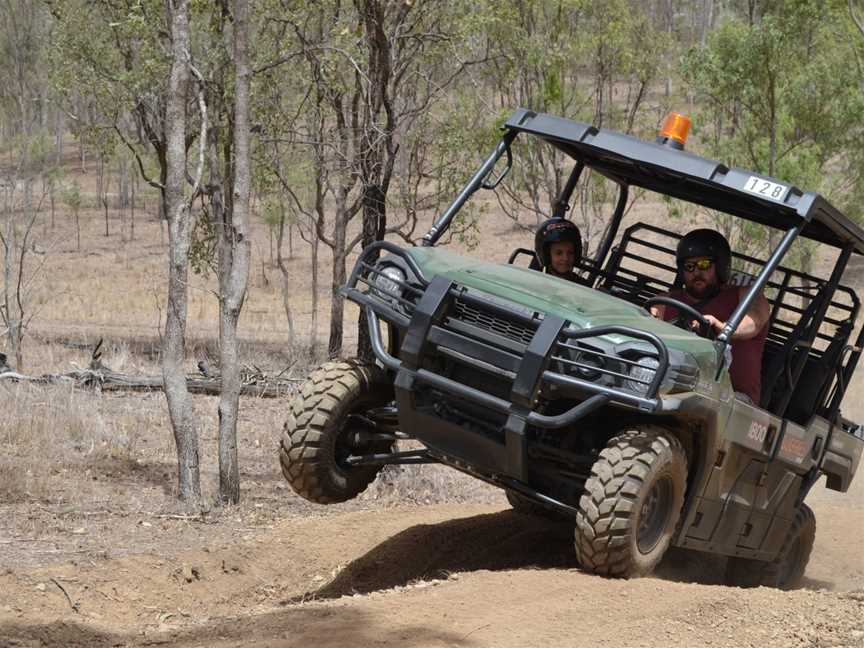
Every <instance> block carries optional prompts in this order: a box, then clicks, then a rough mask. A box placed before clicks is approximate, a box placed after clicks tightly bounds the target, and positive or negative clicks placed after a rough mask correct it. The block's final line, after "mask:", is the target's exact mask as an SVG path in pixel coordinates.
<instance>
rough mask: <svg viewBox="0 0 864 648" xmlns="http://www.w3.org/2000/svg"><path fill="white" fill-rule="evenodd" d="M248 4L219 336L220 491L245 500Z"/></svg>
mask: <svg viewBox="0 0 864 648" xmlns="http://www.w3.org/2000/svg"><path fill="white" fill-rule="evenodd" d="M248 11H249V9H248V3H247V1H246V0H235V2H234V69H235V82H234V142H233V145H234V156H235V161H234V165H233V172H234V182H233V196H232V200H231V209H227V210H225V217H226V218H225V223H224V226H223V227H222V229H221V231H222V236H221V237H220V253H219V274H220V277H219V283H220V302H219V306H220V308H219V338H220V342H221V344H220V346H221V350H222V352H221V362H222V394H221V396H220V397H219V495H220V497H221V499H222V501H223V502H231V503H232V504H237V503H238V502H239V501H240V470H239V466H238V463H237V414H238V408H239V401H240V389H241V386H242V385H241V383H240V366H239V363H238V349H237V346H238V345H237V322H238V320H239V319H240V312H241V310H242V309H243V301H244V299H245V297H246V285H247V283H248V279H249V259H250V253H251V245H250V240H249V232H248V221H249V213H248V212H249V187H250V178H249V175H250V174H249V76H250V71H249V62H248V59H247V37H248V29H249V27H248V25H249V17H248Z"/></svg>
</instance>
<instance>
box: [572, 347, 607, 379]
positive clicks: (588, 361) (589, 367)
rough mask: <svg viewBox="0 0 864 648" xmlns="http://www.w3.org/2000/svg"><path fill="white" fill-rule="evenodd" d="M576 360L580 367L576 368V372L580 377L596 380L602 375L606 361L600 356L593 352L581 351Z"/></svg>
mask: <svg viewBox="0 0 864 648" xmlns="http://www.w3.org/2000/svg"><path fill="white" fill-rule="evenodd" d="M576 361H577V362H578V363H579V365H580V366H579V367H577V368H576V373H578V374H579V377H580V378H583V379H585V380H596V379H597V378H599V377H600V372H601V370H602V369H603V366H604V363H603V359H602V358H601V357H600V356H596V355H594V354H591V353H580V354H579V355H578V356H576Z"/></svg>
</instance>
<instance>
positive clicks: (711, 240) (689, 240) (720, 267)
mask: <svg viewBox="0 0 864 648" xmlns="http://www.w3.org/2000/svg"><path fill="white" fill-rule="evenodd" d="M693 257H710V258H712V259H714V263H716V264H717V278H718V279H719V280H720V283H721V284H725V283H726V282H727V281H729V274H730V272H731V268H732V249H731V248H730V247H729V241H727V240H726V237H725V236H723V235H722V234H721V233H720V232H718V231H716V230H712V229H697V230H693V231H692V232H688V233H687V234H686V235H685V236H684V237H683V238H682V239H681V240H680V241H679V242H678V248H677V249H676V251H675V260H676V262H677V264H678V269H679V270H681V266H682V265H683V263H684V261H685V260H687V259H690V258H693Z"/></svg>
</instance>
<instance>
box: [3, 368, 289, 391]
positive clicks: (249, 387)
mask: <svg viewBox="0 0 864 648" xmlns="http://www.w3.org/2000/svg"><path fill="white" fill-rule="evenodd" d="M0 380H11V381H14V382H27V383H31V384H37V385H61V384H65V385H68V384H72V385H74V386H75V387H80V388H88V389H97V390H100V391H144V392H146V391H161V390H162V389H163V388H164V383H163V381H162V376H146V375H144V376H142V375H130V374H122V373H117V372H114V371H111V372H100V371H93V370H91V369H84V370H78V371H69V372H66V373H62V374H43V375H41V376H27V375H25V374H20V373H17V372H15V371H6V372H3V373H0ZM300 382H302V379H300V378H278V379H268V378H267V377H266V376H262V377H256V378H255V379H253V380H251V381H248V382H244V383H243V385H242V387H241V388H240V393H241V394H242V395H244V396H258V397H259V398H279V397H282V396H290V395H292V394H293V393H294V392H295V391H296V390H297V385H298V384H299V383H300ZM186 387H187V389H189V392H190V393H192V394H209V395H215V396H218V395H219V393H220V391H221V388H222V381H221V379H220V378H218V377H216V378H204V377H197V376H187V377H186Z"/></svg>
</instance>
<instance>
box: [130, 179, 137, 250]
mask: <svg viewBox="0 0 864 648" xmlns="http://www.w3.org/2000/svg"><path fill="white" fill-rule="evenodd" d="M129 180H130V182H129V194H130V198H129V240H130V241H134V240H135V188H136V187H137V186H138V175H137V174H135V173H133V174H131V177H130V178H129Z"/></svg>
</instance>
